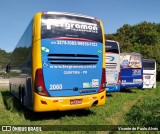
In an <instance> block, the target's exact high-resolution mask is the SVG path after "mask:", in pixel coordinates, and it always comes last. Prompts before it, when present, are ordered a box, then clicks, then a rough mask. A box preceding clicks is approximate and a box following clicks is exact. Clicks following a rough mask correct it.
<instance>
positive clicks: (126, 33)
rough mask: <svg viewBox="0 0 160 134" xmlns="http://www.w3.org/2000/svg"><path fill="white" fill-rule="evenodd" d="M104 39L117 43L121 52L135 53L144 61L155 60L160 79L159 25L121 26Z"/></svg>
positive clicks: (142, 23) (145, 23) (146, 23)
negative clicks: (144, 59) (139, 54)
mask: <svg viewBox="0 0 160 134" xmlns="http://www.w3.org/2000/svg"><path fill="white" fill-rule="evenodd" d="M105 37H106V39H113V40H116V41H118V42H119V44H120V48H121V52H137V53H141V54H142V55H143V58H146V59H155V60H156V62H157V72H158V77H159V78H160V24H156V23H149V22H141V23H139V24H137V25H134V26H131V25H128V24H125V25H123V26H122V27H121V28H119V29H118V30H117V32H116V33H115V34H106V35H105Z"/></svg>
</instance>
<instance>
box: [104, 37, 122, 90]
mask: <svg viewBox="0 0 160 134" xmlns="http://www.w3.org/2000/svg"><path fill="white" fill-rule="evenodd" d="M119 91H120V48H119V43H118V42H116V41H113V40H106V92H119Z"/></svg>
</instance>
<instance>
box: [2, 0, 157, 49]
mask: <svg viewBox="0 0 160 134" xmlns="http://www.w3.org/2000/svg"><path fill="white" fill-rule="evenodd" d="M41 11H58V12H70V13H76V14H83V15H88V16H93V17H96V18H98V19H100V20H101V21H102V23H103V25H104V31H105V34H112V33H116V32H117V30H118V29H119V28H120V27H122V26H123V25H124V24H129V25H136V24H138V23H140V22H143V21H147V22H154V23H160V0H1V1H0V48H1V49H2V50H5V51H6V52H12V51H13V50H14V48H15V47H16V45H17V43H18V41H19V39H20V38H21V36H22V34H23V33H24V31H25V29H26V27H27V26H28V24H29V22H30V21H31V19H32V18H33V16H34V14H35V13H37V12H41Z"/></svg>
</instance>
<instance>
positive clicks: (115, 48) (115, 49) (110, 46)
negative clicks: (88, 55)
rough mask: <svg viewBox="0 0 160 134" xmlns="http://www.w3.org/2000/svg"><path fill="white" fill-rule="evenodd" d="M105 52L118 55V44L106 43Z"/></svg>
mask: <svg viewBox="0 0 160 134" xmlns="http://www.w3.org/2000/svg"><path fill="white" fill-rule="evenodd" d="M106 52H111V53H116V54H119V49H118V44H117V43H116V42H109V41H106Z"/></svg>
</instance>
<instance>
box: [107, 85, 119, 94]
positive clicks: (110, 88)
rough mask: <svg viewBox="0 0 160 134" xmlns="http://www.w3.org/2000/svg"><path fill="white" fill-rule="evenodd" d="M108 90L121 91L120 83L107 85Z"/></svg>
mask: <svg viewBox="0 0 160 134" xmlns="http://www.w3.org/2000/svg"><path fill="white" fill-rule="evenodd" d="M106 92H107V93H109V92H120V84H115V85H107V86H106Z"/></svg>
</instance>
